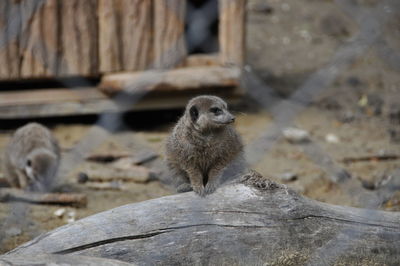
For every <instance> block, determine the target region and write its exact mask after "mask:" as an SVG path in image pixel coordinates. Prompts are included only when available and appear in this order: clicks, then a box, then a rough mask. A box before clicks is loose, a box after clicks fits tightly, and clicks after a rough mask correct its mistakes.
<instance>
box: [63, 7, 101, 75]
mask: <svg viewBox="0 0 400 266" xmlns="http://www.w3.org/2000/svg"><path fill="white" fill-rule="evenodd" d="M59 5H60V7H59V16H60V19H61V22H60V23H61V32H60V33H59V34H60V47H59V49H60V51H61V54H60V62H59V64H60V65H59V71H58V75H59V76H70V75H81V76H95V75H96V74H97V73H98V27H97V14H96V10H97V0H85V1H82V0H68V1H60V2H59Z"/></svg>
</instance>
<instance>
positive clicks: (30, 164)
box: [26, 159, 32, 167]
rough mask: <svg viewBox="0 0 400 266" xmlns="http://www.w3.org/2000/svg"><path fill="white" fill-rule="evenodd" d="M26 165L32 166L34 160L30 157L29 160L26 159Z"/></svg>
mask: <svg viewBox="0 0 400 266" xmlns="http://www.w3.org/2000/svg"><path fill="white" fill-rule="evenodd" d="M26 165H27V166H28V167H31V166H32V161H31V160H29V159H28V160H27V161H26Z"/></svg>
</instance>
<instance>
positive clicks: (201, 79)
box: [99, 66, 241, 95]
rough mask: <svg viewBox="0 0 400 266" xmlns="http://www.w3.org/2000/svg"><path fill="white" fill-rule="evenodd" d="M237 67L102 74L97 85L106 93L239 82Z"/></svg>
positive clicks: (234, 83)
mask: <svg viewBox="0 0 400 266" xmlns="http://www.w3.org/2000/svg"><path fill="white" fill-rule="evenodd" d="M240 74H241V73H240V69H239V68H236V67H231V68H227V67H220V66H206V67H186V68H178V69H171V70H166V71H159V70H153V71H143V72H131V73H129V72H126V73H116V74H109V75H104V76H103V78H102V80H101V83H100V85H99V88H100V90H102V91H103V92H105V93H107V94H111V95H112V94H115V93H117V92H120V91H122V90H124V91H128V92H137V91H141V90H143V91H182V90H192V89H205V88H213V87H214V88H215V87H237V86H239V79H240Z"/></svg>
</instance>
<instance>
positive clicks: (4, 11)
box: [0, 0, 21, 80]
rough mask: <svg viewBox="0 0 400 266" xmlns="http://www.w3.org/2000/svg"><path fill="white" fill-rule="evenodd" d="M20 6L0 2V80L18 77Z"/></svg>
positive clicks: (7, 0) (3, 0)
mask: <svg viewBox="0 0 400 266" xmlns="http://www.w3.org/2000/svg"><path fill="white" fill-rule="evenodd" d="M20 32H21V20H20V5H19V4H17V3H16V2H15V1H12V0H1V1H0V62H1V64H0V80H8V79H16V78H18V77H19V60H18V59H19V54H18V51H19V35H20Z"/></svg>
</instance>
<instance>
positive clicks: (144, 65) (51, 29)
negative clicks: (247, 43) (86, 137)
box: [0, 0, 246, 119]
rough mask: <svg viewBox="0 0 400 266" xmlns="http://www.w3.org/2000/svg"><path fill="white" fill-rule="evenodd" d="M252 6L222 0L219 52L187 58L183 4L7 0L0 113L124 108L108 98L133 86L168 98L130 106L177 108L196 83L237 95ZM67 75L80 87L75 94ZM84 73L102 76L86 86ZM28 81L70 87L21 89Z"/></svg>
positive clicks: (1, 23)
mask: <svg viewBox="0 0 400 266" xmlns="http://www.w3.org/2000/svg"><path fill="white" fill-rule="evenodd" d="M245 4H246V0H218V8H219V25H218V39H219V51H218V52H217V53H213V54H188V51H187V47H186V41H185V17H186V16H185V14H186V6H187V1H186V0H68V1H63V0H21V1H14V0H2V1H0V61H1V62H2V64H0V88H1V91H0V119H7V118H16V117H31V116H47V115H66V114H77V113H97V112H102V111H110V110H111V111H113V110H119V109H118V107H116V106H115V103H114V102H113V101H111V100H110V95H111V96H112V95H114V94H115V93H116V92H118V91H120V90H126V89H129V91H130V92H134V91H135V90H143V89H144V90H145V91H149V90H151V91H152V93H150V94H153V95H154V93H153V91H157V93H155V95H157V96H160V95H163V98H162V99H161V98H160V97H145V99H144V100H143V101H141V102H140V103H138V104H136V105H135V106H134V107H133V109H150V108H151V109H153V108H165V107H172V106H176V105H177V104H178V105H179V103H180V104H181V103H182V101H183V98H185V97H186V98H187V97H189V95H191V94H193V92H194V91H193V89H194V90H195V93H199V91H198V89H205V90H204V91H205V92H208V91H209V90H210V89H211V90H216V89H218V90H217V92H216V93H217V94H218V93H222V94H228V95H231V96H232V95H238V94H240V90H238V89H237V88H238V85H239V78H240V72H241V71H240V69H241V66H242V65H243V62H244V19H245ZM120 72H124V73H123V74H121V73H120ZM70 77H74V78H75V79H76V78H78V79H81V80H82V81H83V83H82V84H83V86H80V88H77V89H74V90H72V89H71V88H70V86H68V78H70ZM87 78H95V79H100V82H99V84H98V86H92V85H89V86H86V85H85V80H86V79H87ZM21 80H29V81H32V80H33V81H35V80H41V81H43V80H44V81H46V80H47V81H48V80H57V81H59V82H60V83H62V84H65V86H64V88H47V89H35V90H33V89H30V88H29V87H28V86H27V87H26V88H23V89H22V90H18V91H16V90H15V89H14V88H13V87H14V82H17V81H18V82H21ZM5 82H6V83H5ZM4 84H5V85H4ZM81 87H84V88H81ZM221 88H224V89H222V90H221ZM235 88H236V89H235ZM160 91H161V92H160ZM166 91H168V93H166ZM176 91H179V93H174V92H176ZM188 91H191V92H189V93H188ZM104 92H105V93H104ZM158 92H160V93H158ZM171 92H172V94H171ZM171 95H173V96H174V97H173V99H174V100H173V101H172V98H171V97H172V96H171ZM150 96H151V95H150ZM167 96H169V97H170V99H169V100H168V99H167V98H168V97H167ZM183 102H184V101H183Z"/></svg>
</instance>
